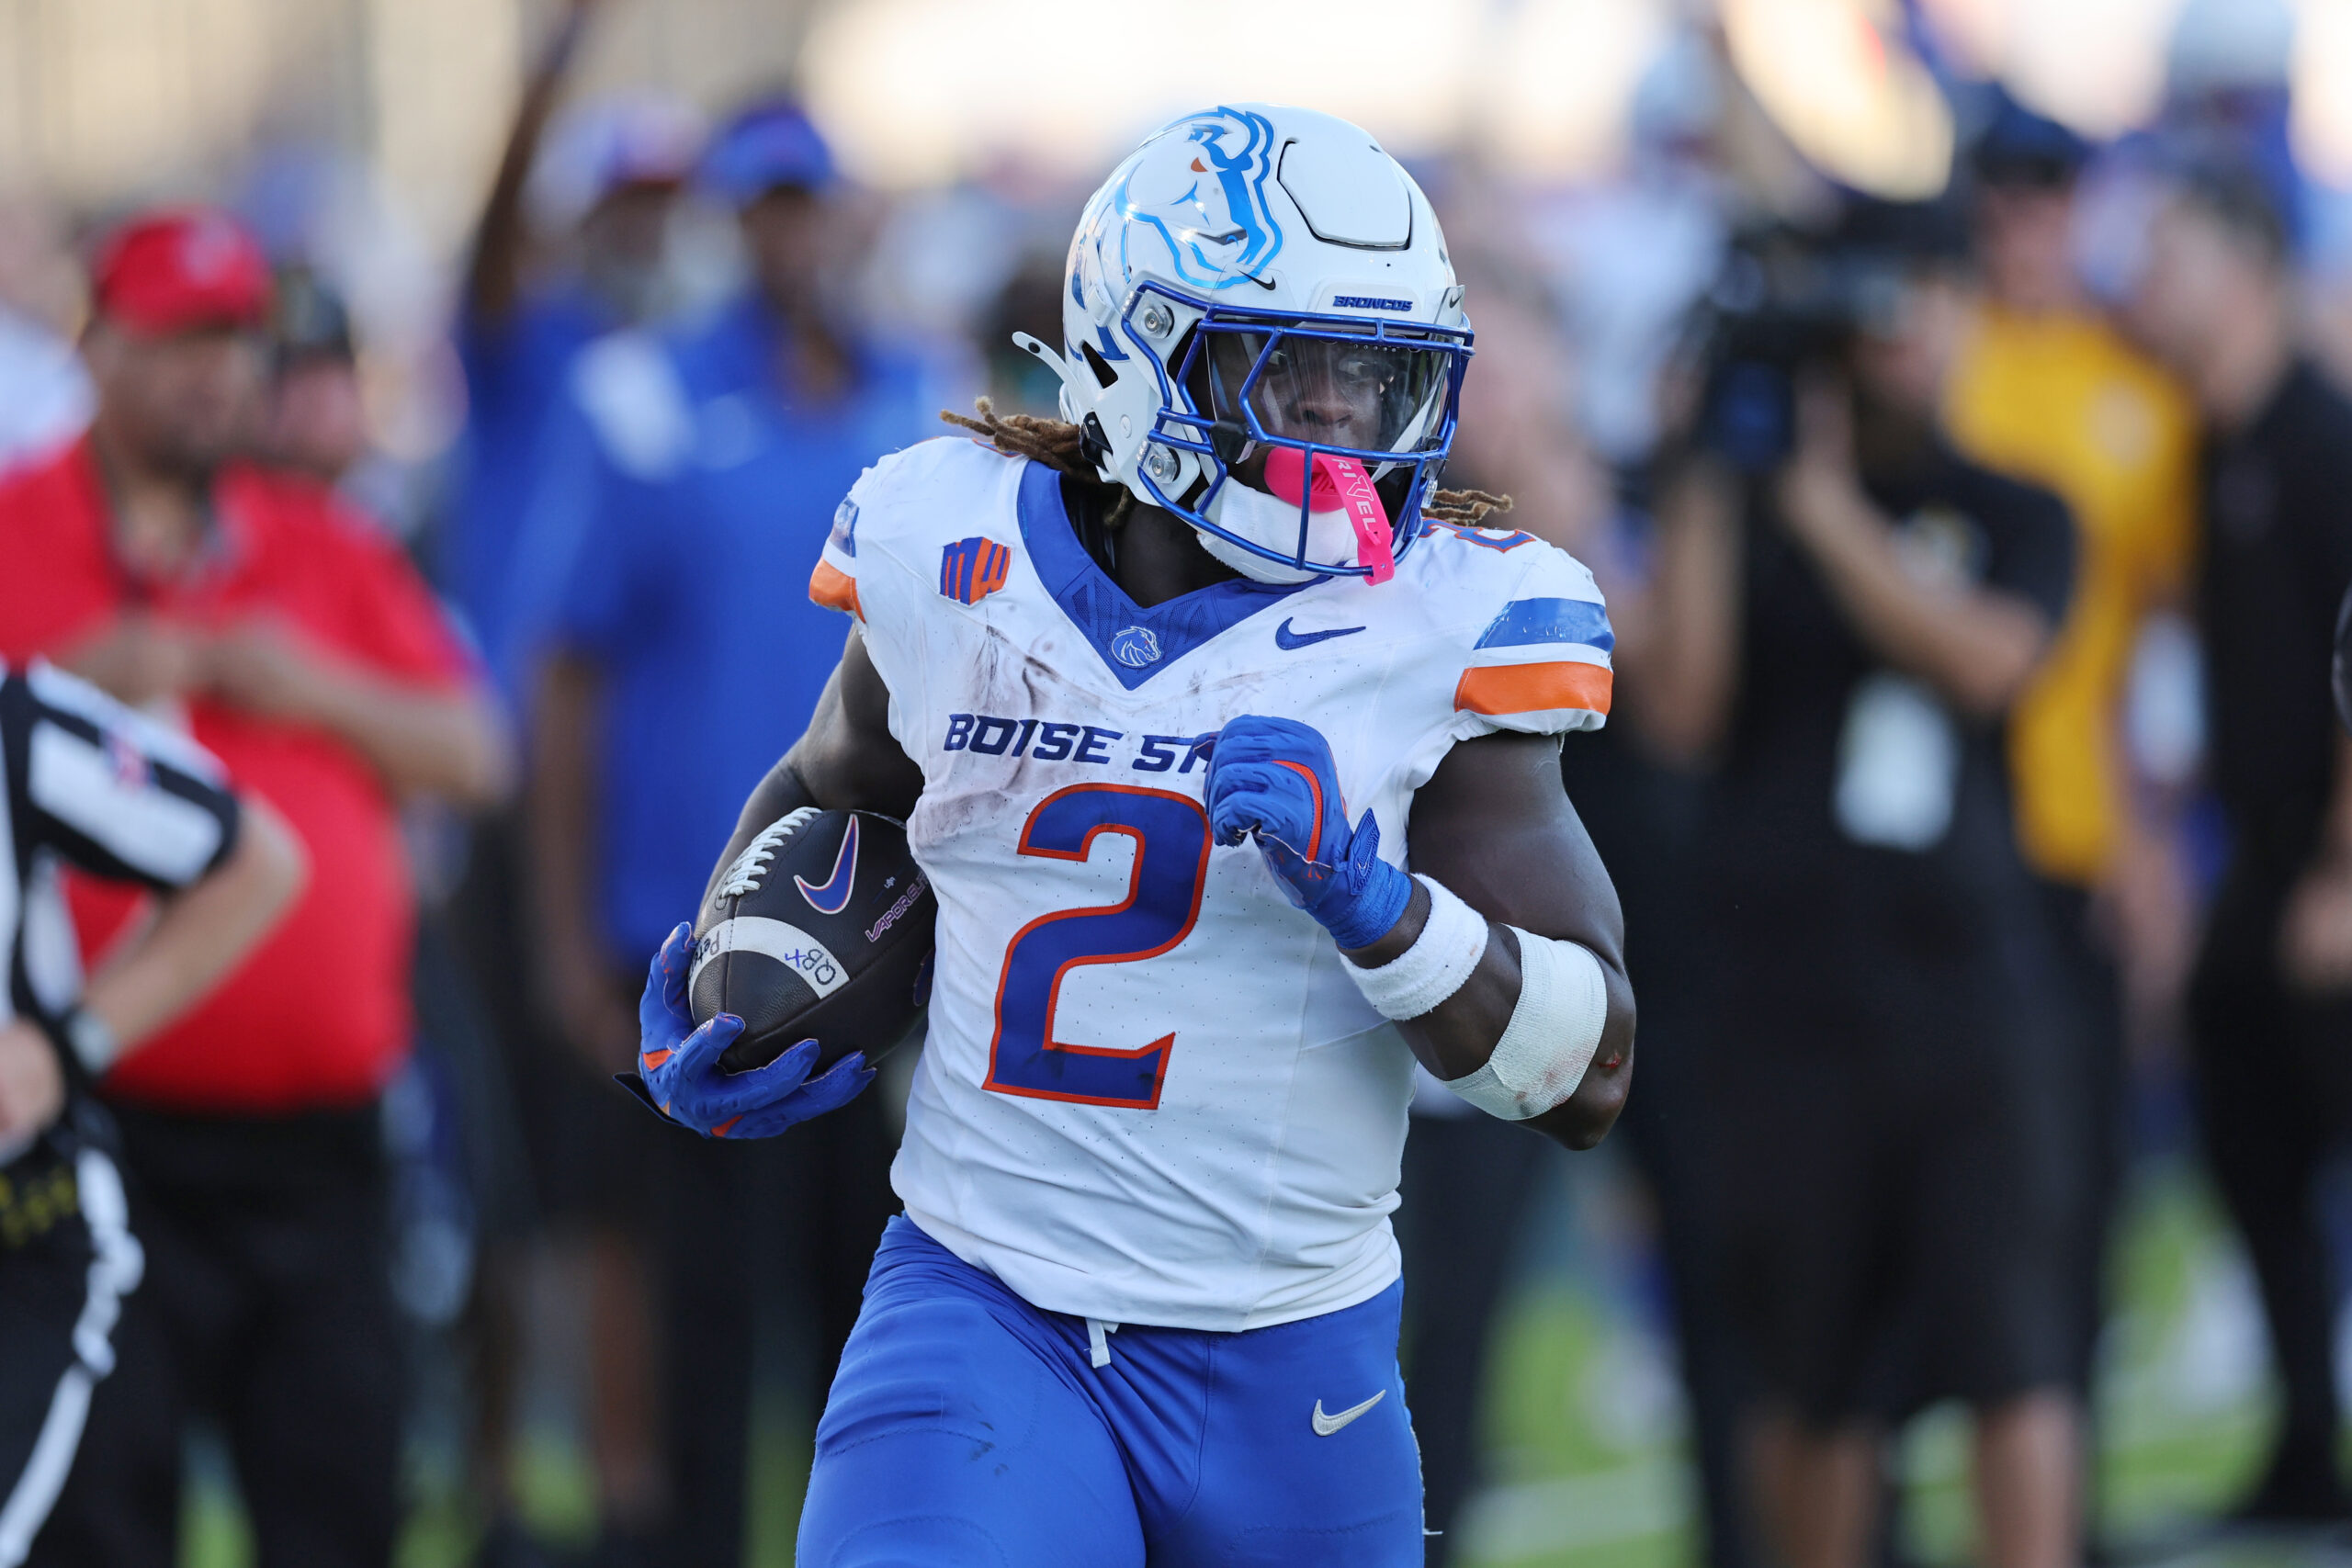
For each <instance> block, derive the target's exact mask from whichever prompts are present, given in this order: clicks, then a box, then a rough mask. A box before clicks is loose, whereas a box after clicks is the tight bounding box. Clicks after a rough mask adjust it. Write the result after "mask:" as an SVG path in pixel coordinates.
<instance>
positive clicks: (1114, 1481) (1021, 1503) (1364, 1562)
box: [797, 1215, 1422, 1568]
mask: <svg viewBox="0 0 2352 1568" xmlns="http://www.w3.org/2000/svg"><path fill="white" fill-rule="evenodd" d="M1403 1299H1404V1292H1403V1287H1402V1285H1401V1284H1399V1285H1391V1286H1390V1287H1389V1288H1388V1289H1387V1290H1386V1291H1384V1292H1381V1293H1380V1294H1379V1295H1377V1296H1375V1297H1374V1298H1373V1299H1372V1300H1370V1301H1368V1302H1364V1303H1360V1304H1359V1305H1356V1306H1352V1307H1349V1308H1346V1309H1345V1310H1343V1311H1340V1312H1334V1313H1328V1314H1324V1315H1323V1316H1320V1317H1310V1318H1306V1319H1302V1320H1301V1321H1299V1322H1296V1323H1286V1324H1283V1325H1278V1326H1276V1327H1272V1328H1258V1329H1251V1330H1250V1331H1248V1332H1246V1333H1240V1334H1215V1333H1207V1332H1204V1331H1201V1330H1195V1329H1180V1328H1148V1327H1142V1326H1136V1325H1130V1326H1126V1327H1123V1328H1121V1329H1119V1330H1118V1331H1116V1332H1115V1333H1113V1334H1110V1335H1109V1336H1107V1337H1106V1338H1105V1339H1104V1341H1103V1343H1104V1346H1105V1348H1106V1349H1107V1350H1108V1353H1109V1359H1108V1362H1107V1364H1105V1365H1103V1366H1099V1367H1098V1366H1095V1365H1093V1364H1091V1363H1092V1360H1093V1359H1094V1358H1093V1356H1092V1354H1091V1348H1090V1335H1089V1331H1088V1326H1087V1323H1086V1320H1084V1319H1083V1318H1076V1317H1065V1316H1063V1315H1062V1314H1058V1313H1050V1312H1041V1311H1039V1310H1038V1309H1037V1308H1035V1307H1033V1306H1031V1305H1030V1304H1029V1303H1026V1302H1024V1301H1023V1300H1022V1299H1021V1298H1020V1297H1018V1296H1016V1295H1014V1294H1013V1293H1012V1292H1011V1291H1009V1290H1007V1289H1006V1288H1005V1287H1004V1286H1003V1285H1002V1284H1001V1283H1000V1282H999V1281H998V1280H996V1279H995V1278H994V1277H993V1276H991V1275H989V1274H987V1273H985V1272H983V1271H982V1270H980V1269H975V1268H973V1267H972V1266H971V1265H969V1264H967V1263H965V1262H963V1261H961V1260H960V1259H958V1258H956V1256H955V1255H954V1254H952V1253H950V1252H949V1251H948V1250H947V1249H946V1248H945V1247H941V1246H940V1245H939V1244H938V1243H937V1242H935V1241H933V1240H932V1239H931V1238H930V1237H929V1236H927V1235H924V1234H923V1233H922V1231H921V1230H920V1229H918V1228H917V1227H916V1226H915V1225H914V1224H913V1223H912V1222H911V1221H910V1220H908V1219H907V1218H905V1217H904V1216H903V1215H901V1216H899V1218H897V1219H894V1220H892V1221H891V1222H890V1224H889V1227H888V1229H887V1230H886V1231H885V1232H884V1233H883V1237H882V1246H881V1249H880V1251H879V1252H878V1253H877V1254H876V1257H875V1260H874V1271H873V1273H872V1274H871V1275H870V1276H869V1277H868V1279H867V1280H866V1284H865V1308H864V1310H863V1311H862V1312H861V1313H860V1314H859V1316H858V1320H857V1327H856V1329H855V1330H854V1332H853V1333H852V1334H851V1335H850V1339H849V1345H848V1348H847V1349H845V1350H844V1351H843V1352H842V1365H841V1371H840V1372H839V1374H838V1375H836V1376H835V1378H834V1379H833V1386H832V1393H831V1396H830V1397H829V1398H828V1399H827V1401H826V1404H825V1416H824V1419H823V1421H822V1422H820V1424H819V1426H818V1428H817V1461H816V1467H815V1469H814V1471H813V1472H812V1473H811V1474H810V1476H809V1499H808V1503H807V1506H805V1508H804V1509H803V1510H802V1513H801V1516H800V1543H799V1551H798V1556H797V1562H799V1564H800V1568H951V1565H952V1568H962V1565H966V1564H970V1565H973V1568H979V1565H983V1564H985V1565H988V1568H1000V1565H1001V1568H1049V1565H1053V1564H1069V1565H1070V1568H1146V1565H1148V1568H1211V1565H1212V1564H1214V1565H1216V1568H1260V1565H1263V1568H1318V1565H1322V1564H1329V1565H1331V1568H1340V1565H1342V1564H1344V1565H1346V1568H1419V1564H1420V1562H1421V1559H1422V1543H1421V1476H1420V1460H1419V1453H1418V1451H1417V1450H1415V1448H1414V1443H1413V1430H1412V1424H1411V1421H1410V1419H1409V1417H1408V1416H1407V1414H1406V1409H1405V1387H1404V1382H1403V1381H1402V1380H1401V1379H1400V1378H1399V1376H1398V1375H1397V1314H1398V1308H1399V1305H1400V1303H1402V1301H1403ZM1351 1413H1352V1414H1351Z"/></svg>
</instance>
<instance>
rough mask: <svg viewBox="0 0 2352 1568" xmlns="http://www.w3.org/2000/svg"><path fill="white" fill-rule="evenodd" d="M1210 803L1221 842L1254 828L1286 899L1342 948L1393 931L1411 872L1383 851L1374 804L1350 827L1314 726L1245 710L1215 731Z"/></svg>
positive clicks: (1325, 744)
mask: <svg viewBox="0 0 2352 1568" xmlns="http://www.w3.org/2000/svg"><path fill="white" fill-rule="evenodd" d="M1208 808H1209V829H1210V831H1212V832H1213V833H1215V834H1216V841H1217V842H1218V843H1220V844H1238V843H1239V842H1240V841H1241V840H1242V839H1243V837H1244V836H1245V835H1250V834H1254V835H1256V837H1257V840H1258V850H1259V852H1260V853H1261V854H1263V855H1264V856H1265V857H1266V864H1267V866H1268V867H1269V868H1270V869H1271V870H1272V872H1273V874H1274V879H1275V880H1276V881H1278V882H1280V883H1281V884H1282V885H1283V892H1285V893H1287V894H1288V895H1289V896H1290V901H1291V902H1292V903H1294V904H1295V905H1297V906H1298V907H1299V908H1302V909H1304V910H1306V912H1307V913H1308V914H1310V915H1312V916H1314V917H1315V918H1316V919H1317V920H1319V921H1321V922H1322V924H1323V927H1324V929H1325V930H1327V931H1329V932H1330V933H1331V936H1332V938H1333V940H1335V941H1337V942H1339V944H1340V946H1341V947H1346V948H1358V947H1369V946H1371V945H1372V944H1373V943H1374V942H1377V941H1379V940H1380V939H1381V938H1382V937H1384V936H1385V935H1387V934H1388V928H1389V927H1391V926H1393V925H1395V924H1396V923H1397V920H1398V919H1399V918H1400V917H1402V916H1403V915H1404V913H1405V906H1406V904H1407V903H1408V902H1409V901H1410V900H1411V898H1412V896H1413V879H1412V878H1411V877H1409V876H1408V875H1406V874H1404V873H1403V872H1401V871H1399V870H1397V868H1396V867H1395V866H1393V865H1390V864H1389V863H1387V862H1386V861H1384V860H1382V859H1381V858H1380V824H1379V823H1378V822H1376V821H1374V819H1373V815H1372V813H1371V812H1370V811H1366V812H1365V813H1364V814H1363V820H1362V821H1360V822H1358V823H1357V824H1356V825H1355V826H1354V827H1353V828H1352V829H1351V828H1350V827H1349V826H1348V818H1347V814H1346V812H1345V810H1344V809H1343V808H1342V807H1341V805H1340V772H1339V768H1338V767H1337V766H1336V765H1335V764H1334V763H1333V762H1332V761H1331V745H1330V742H1329V741H1327V740H1325V739H1323V735H1322V732H1321V731H1320V730H1317V729H1316V728H1313V727H1312V726H1309V725H1304V724H1301V723H1299V722H1298V721H1297V720H1296V719H1290V718H1266V717H1263V716H1260V715H1257V714H1245V715H1244V716H1241V717H1239V718H1237V719H1235V720H1233V721H1232V722H1231V723H1229V724H1227V726H1226V727H1225V728H1223V729H1220V730H1218V731H1217V735H1216V747H1215V749H1214V750H1211V752H1210V753H1209V778H1208Z"/></svg>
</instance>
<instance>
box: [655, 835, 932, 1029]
mask: <svg viewBox="0 0 2352 1568" xmlns="http://www.w3.org/2000/svg"><path fill="white" fill-rule="evenodd" d="M938 909H939V906H938V904H937V902H936V901H935V900H934V899H933V897H932V891H931V884H930V881H929V880H928V879H927V878H926V877H925V876H924V875H923V874H922V869H921V868H920V867H918V866H917V865H916V864H915V863H914V857H913V856H912V855H910V853H909V852H908V851H907V832H906V829H905V827H904V826H903V825H902V824H900V823H899V822H898V821H896V820H894V819H892V818H888V817H882V816H878V815H876V813H874V812H871V811H820V810H819V809H818V808H817V807H813V806H811V807H801V808H800V809H799V810H797V811H795V812H792V813H791V814H789V815H788V816H786V817H783V818H779V819H778V820H776V821H775V822H772V823H770V824H769V825H768V826H767V827H766V828H765V829H763V830H762V831H761V833H760V836H759V837H758V838H756V839H753V840H752V841H751V842H750V843H749V844H747V845H745V846H744V848H743V852H742V853H741V854H740V855H738V856H736V857H735V859H734V861H733V862H732V863H729V865H728V867H727V869H726V870H725V871H724V872H722V873H721V874H720V875H719V877H718V881H717V882H716V883H715V884H714V885H713V886H712V887H711V889H710V892H709V894H708V895H707V897H705V899H704V901H703V907H702V912H701V915H700V917H699V918H698V919H696V920H695V957H694V967H693V970H692V971H691V973H690V975H689V976H688V979H687V996H688V999H689V1002H690V1005H691V1006H692V1007H693V1010H694V1017H695V1023H697V1024H702V1023H707V1022H708V1021H710V1020H711V1019H713V1018H715V1017H717V1016H718V1014H720V1013H722V1012H731V1013H733V1014H734V1015H735V1016H736V1017H738V1018H740V1019H741V1020H742V1021H743V1032H742V1035H741V1037H740V1038H739V1039H737V1040H736V1042H735V1043H733V1044H732V1045H729V1047H728V1048H727V1054H726V1055H723V1056H721V1057H720V1058H719V1065H720V1066H723V1067H725V1068H726V1069H727V1070H728V1071H729V1072H743V1071H746V1070H748V1069H750V1068H752V1067H761V1066H766V1065H767V1064H768V1063H770V1062H773V1061H775V1059H776V1058H777V1057H778V1056H780V1055H783V1054H784V1053H785V1051H786V1049H788V1048H789V1047H791V1046H793V1045H796V1044H797V1043H800V1042H801V1041H803V1040H815V1041H817V1042H818V1043H819V1055H818V1063H819V1066H818V1068H817V1069H812V1071H816V1070H821V1069H822V1067H823V1066H826V1065H828V1064H830V1063H831V1062H834V1061H836V1060H838V1059H839V1058H841V1057H842V1056H845V1055H849V1053H851V1052H852V1051H863V1052H865V1059H866V1060H867V1061H868V1062H869V1063H870V1062H873V1061H875V1060H876V1059H878V1058H879V1057H880V1056H882V1055H883V1054H884V1053H886V1052H888V1050H889V1049H890V1047H891V1046H893V1045H895V1044H897V1043H899V1040H900V1039H901V1038H902V1037H903V1036H904V1035H905V1034H906V1032H907V1031H908V1029H909V1028H910V1026H912V1024H913V1023H914V1021H915V1015H916V1014H917V1013H919V1012H921V1011H922V1006H923V1003H924V1001H925V1000H927V999H928V998H927V997H926V996H925V995H924V993H926V992H928V990H929V989H930V981H931V946H932V926H933V920H934V919H935V918H936V916H937V914H938Z"/></svg>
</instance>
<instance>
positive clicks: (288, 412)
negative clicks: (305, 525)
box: [262, 267, 371, 485]
mask: <svg viewBox="0 0 2352 1568" xmlns="http://www.w3.org/2000/svg"><path fill="white" fill-rule="evenodd" d="M270 338H271V347H272V349H273V352H274V355H275V359H276V364H275V366H274V367H273V369H274V372H275V373H274V375H273V376H272V378H271V382H270V389H269V416H268V428H267V430H266V433H265V434H264V436H263V441H262V448H263V450H264V451H265V452H266V454H267V455H268V457H269V460H270V461H271V462H273V463H276V464H277V465H278V466H279V467H280V468H291V469H292V470H293V471H294V472H296V473H298V474H308V475H309V476H310V477H311V478H312V479H316V480H318V481H319V482H320V483H321V484H325V485H335V484H340V483H341V482H342V481H343V479H344V478H345V476H346V475H348V474H349V473H350V472H351V470H352V469H353V468H356V467H358V465H359V464H360V462H361V461H362V460H363V459H365V458H366V457H367V456H368V449H369V446H371V442H370V440H369V437H368V410H367V404H366V401H365V400H364V399H363V398H362V397H361V395H360V389H359V366H358V361H357V357H356V355H355V353H354V351H353V348H352V342H351V316H350V313H349V312H348V311H346V310H345V309H344V306H343V301H342V299H339V298H338V297H337V296H336V295H335V293H334V290H333V289H331V288H328V287H327V286H326V284H325V283H324V282H323V281H322V280H321V278H320V277H319V276H318V275H317V274H316V273H313V272H311V271H310V270H309V269H307V268H301V267H296V268H289V269H288V270H287V271H286V272H284V273H283V274H281V275H280V276H279V277H278V279H277V310H276V314H275V319H274V320H273V321H272V322H271V332H270Z"/></svg>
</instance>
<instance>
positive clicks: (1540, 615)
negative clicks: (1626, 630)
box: [1478, 599, 1617, 653]
mask: <svg viewBox="0 0 2352 1568" xmlns="http://www.w3.org/2000/svg"><path fill="white" fill-rule="evenodd" d="M1539 642H1580V643H1583V644H1585V645H1586V646H1587V647H1589V648H1597V649H1600V650H1601V651H1602V652H1603V653H1606V652H1608V651H1609V650H1610V649H1612V648H1614V647H1616V646H1617V637H1616V634H1614V633H1613V632H1611V630H1610V629H1609V612H1608V611H1607V610H1604V609H1603V608H1601V607H1600V605H1599V604H1594V603H1593V602H1592V601H1591V600H1589V599H1514V600H1512V601H1511V602H1510V604H1506V605H1504V606H1503V613H1502V614H1501V615H1497V616H1496V617H1495V624H1494V625H1492V626H1488V627H1487V633H1486V635H1485V636H1484V637H1480V638H1479V639H1478V646H1479V647H1480V648H1525V647H1527V646H1529V645H1530V644H1532V643H1539Z"/></svg>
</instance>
